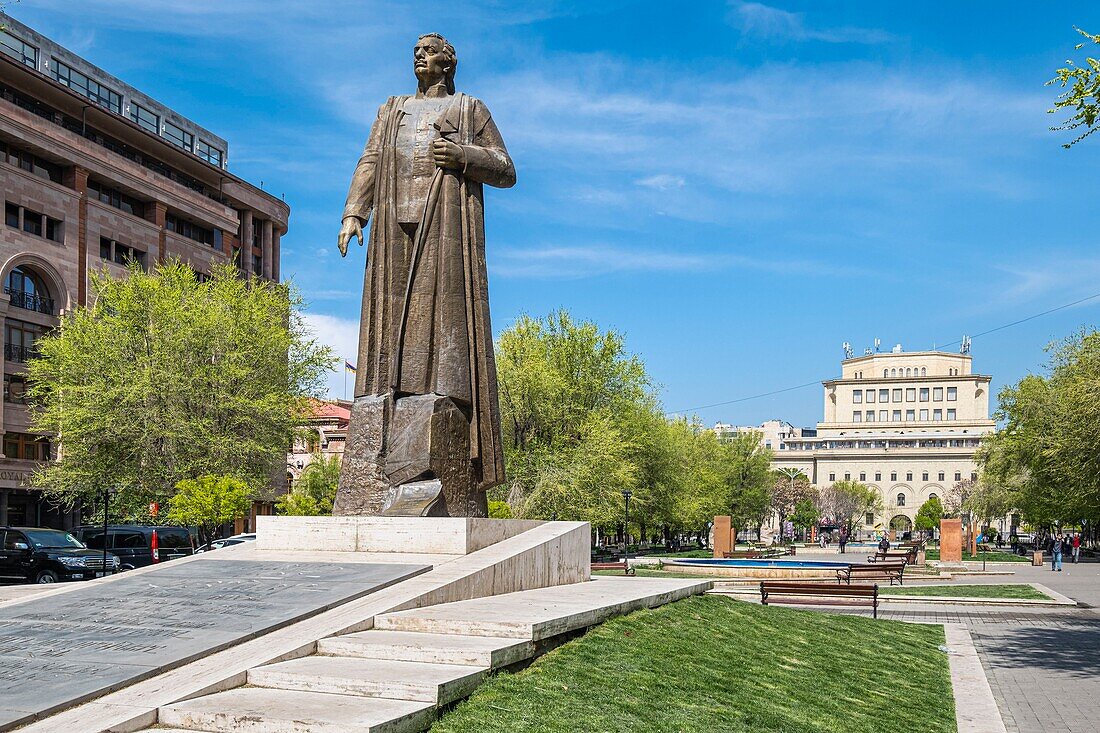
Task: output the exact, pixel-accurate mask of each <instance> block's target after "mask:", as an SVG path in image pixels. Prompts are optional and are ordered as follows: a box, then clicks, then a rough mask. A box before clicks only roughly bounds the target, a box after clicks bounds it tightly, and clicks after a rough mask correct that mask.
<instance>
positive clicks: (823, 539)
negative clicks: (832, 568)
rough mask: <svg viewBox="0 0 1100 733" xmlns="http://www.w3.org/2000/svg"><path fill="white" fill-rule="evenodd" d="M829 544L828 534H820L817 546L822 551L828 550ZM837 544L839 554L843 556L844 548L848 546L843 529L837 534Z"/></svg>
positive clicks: (846, 534) (846, 535)
mask: <svg viewBox="0 0 1100 733" xmlns="http://www.w3.org/2000/svg"><path fill="white" fill-rule="evenodd" d="M829 542H830V533H829V532H821V533H820V534H819V535H818V536H817V544H818V546H819V547H820V548H821V549H822V550H827V549H829ZM837 544H838V545H840V554H841V555H843V554H844V548H845V547H846V546H847V544H848V533H847V532H846V531H845V530H843V529H842V530H840V532H839V533H838V534H837Z"/></svg>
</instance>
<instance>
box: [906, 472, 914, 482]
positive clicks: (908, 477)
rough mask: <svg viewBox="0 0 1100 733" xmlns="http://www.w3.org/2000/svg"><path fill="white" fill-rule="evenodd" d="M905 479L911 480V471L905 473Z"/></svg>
mask: <svg viewBox="0 0 1100 733" xmlns="http://www.w3.org/2000/svg"><path fill="white" fill-rule="evenodd" d="M905 480H906V481H912V480H913V474H912V473H907V474H905Z"/></svg>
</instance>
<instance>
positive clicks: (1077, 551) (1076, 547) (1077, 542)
mask: <svg viewBox="0 0 1100 733" xmlns="http://www.w3.org/2000/svg"><path fill="white" fill-rule="evenodd" d="M1070 544H1071V545H1072V547H1073V564H1074V565H1076V564H1077V563H1078V562H1080V561H1081V533H1080V532H1074V533H1073V541H1072V542H1071V543H1070Z"/></svg>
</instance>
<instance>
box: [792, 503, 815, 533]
mask: <svg viewBox="0 0 1100 733" xmlns="http://www.w3.org/2000/svg"><path fill="white" fill-rule="evenodd" d="M819 519H821V512H819V511H818V509H817V507H816V506H815V505H814V502H813V499H810V498H809V497H807V498H804V499H799V500H798V503H796V504H795V505H794V511H793V512H791V524H793V525H794V526H795V527H798V528H801V529H802V530H803V532H806V531H807V530H808V528H809V527H812V526H814V525H815V524H817V520H819Z"/></svg>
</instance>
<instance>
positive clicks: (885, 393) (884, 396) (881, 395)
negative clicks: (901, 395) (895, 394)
mask: <svg viewBox="0 0 1100 733" xmlns="http://www.w3.org/2000/svg"><path fill="white" fill-rule="evenodd" d="M878 401H879V402H889V401H890V390H888V389H880V390H879V391H878Z"/></svg>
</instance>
